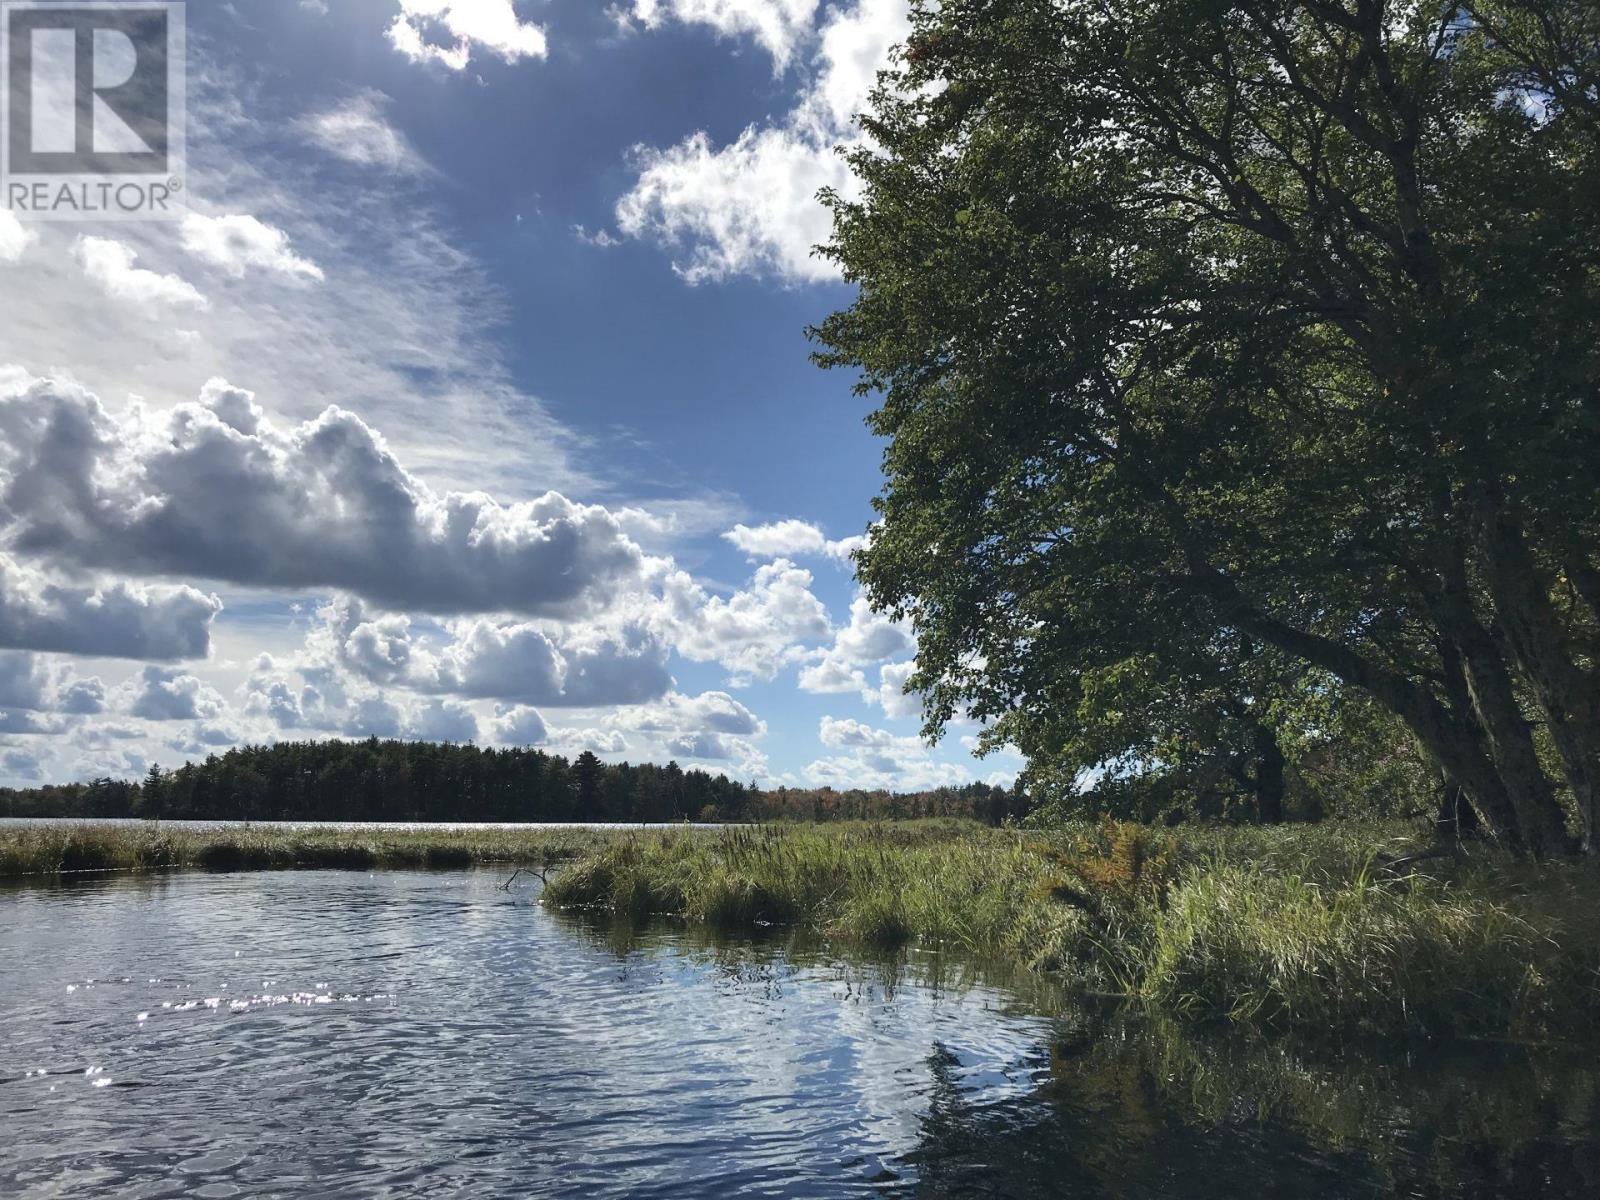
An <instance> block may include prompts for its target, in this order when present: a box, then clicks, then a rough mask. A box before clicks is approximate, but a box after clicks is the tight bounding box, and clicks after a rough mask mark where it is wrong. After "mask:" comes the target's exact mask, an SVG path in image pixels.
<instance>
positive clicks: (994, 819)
mask: <svg viewBox="0 0 1600 1200" xmlns="http://www.w3.org/2000/svg"><path fill="white" fill-rule="evenodd" d="M0 815H3V816H13V817H29V816H38V817H144V818H168V819H174V820H177V819H185V820H250V821H292V820H301V821H535V822H536V821H682V820H700V821H770V820H835V819H850V818H856V819H866V818H872V819H894V818H900V817H926V816H965V817H973V818H976V819H978V820H981V821H987V822H991V823H998V822H999V821H1001V820H1003V819H1005V818H1006V817H1008V816H1011V817H1017V816H1021V815H1022V800H1021V798H1020V794H1018V795H1013V794H1012V793H1010V792H1007V791H1006V790H1005V789H1003V788H996V787H990V786H988V785H985V784H981V783H975V784H969V785H967V786H966V787H962V788H948V787H946V788H937V789H934V790H933V791H929V792H917V793H911V794H902V793H894V792H889V791H883V790H876V791H857V790H853V791H848V792H838V791H834V790H833V789H832V788H821V789H811V790H801V789H788V788H779V789H777V790H776V791H768V792H763V791H761V790H760V789H758V788H757V787H756V786H755V785H754V784H753V783H751V784H744V783H739V782H737V781H735V780H732V779H729V778H728V777H727V776H726V775H712V774H710V773H708V772H706V771H702V770H698V769H691V770H684V769H683V768H682V767H680V766H679V765H678V764H677V763H675V762H669V763H668V764H667V765H666V766H657V765H655V764H653V763H604V762H601V761H600V759H599V758H598V757H596V756H595V755H594V754H593V753H592V752H590V751H587V750H586V751H584V752H583V753H582V754H580V755H578V757H577V758H575V759H573V760H571V761H569V760H567V759H566V758H564V757H562V756H561V755H559V754H547V753H545V752H544V751H542V750H522V749H508V750H499V749H484V748H481V747H478V746H473V745H456V744H449V743H437V742H402V741H379V740H378V739H376V738H372V739H369V740H367V741H361V742H347V741H308V742H277V743H274V744H272V745H264V746H241V747H238V748H236V749H233V750H229V751H228V752H227V753H225V754H221V755H216V754H213V755H211V756H209V757H208V758H206V759H205V760H204V761H203V762H188V763H185V764H184V765H183V766H181V767H178V768H176V769H173V770H166V769H163V768H161V767H151V768H150V772H149V774H147V775H146V776H145V777H144V779H143V780H142V781H140V782H133V781H131V780H121V779H110V778H100V779H92V780H89V781H88V782H85V783H71V784H51V785H47V786H44V787H37V788H25V789H13V788H0Z"/></svg>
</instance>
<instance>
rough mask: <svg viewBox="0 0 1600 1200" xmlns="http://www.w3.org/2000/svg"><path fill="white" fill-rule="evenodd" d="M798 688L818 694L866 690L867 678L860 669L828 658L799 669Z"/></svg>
mask: <svg viewBox="0 0 1600 1200" xmlns="http://www.w3.org/2000/svg"><path fill="white" fill-rule="evenodd" d="M799 683H800V690H801V691H802V692H815V693H817V694H818V695H828V694H838V693H843V692H862V691H865V690H866V687H867V679H866V676H865V675H863V674H862V673H861V672H860V671H857V670H855V669H854V668H851V667H847V666H845V665H843V664H842V663H839V662H837V661H835V660H833V659H830V658H824V659H823V660H822V661H821V662H815V663H812V664H811V665H809V666H806V667H802V668H801V669H800V679H799Z"/></svg>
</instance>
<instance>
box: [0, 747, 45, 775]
mask: <svg viewBox="0 0 1600 1200" xmlns="http://www.w3.org/2000/svg"><path fill="white" fill-rule="evenodd" d="M0 778H5V779H9V780H11V781H12V782H14V783H37V782H38V781H40V780H41V779H43V778H44V759H43V758H42V757H41V756H40V755H39V754H38V753H37V752H36V751H32V750H17V749H0Z"/></svg>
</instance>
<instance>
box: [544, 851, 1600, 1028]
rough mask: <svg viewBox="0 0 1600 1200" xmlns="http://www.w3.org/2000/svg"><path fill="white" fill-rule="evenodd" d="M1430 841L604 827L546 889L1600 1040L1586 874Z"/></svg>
mask: <svg viewBox="0 0 1600 1200" xmlns="http://www.w3.org/2000/svg"><path fill="white" fill-rule="evenodd" d="M1427 854H1429V847H1428V845H1427V842H1426V838H1425V831H1423V830H1420V829H1407V828H1405V827H1403V826H1396V825H1387V826H1365V825H1343V826H1318V827H1312V826H1298V827H1284V828H1278V829H1207V828H1185V829H1179V830H1155V829H1150V828H1147V827H1142V826H1136V825H1122V824H1115V823H1110V822H1107V823H1104V824H1100V825H1082V826H1076V827H1070V828H1064V829H1059V830H1053V831H1050V832H1041V833H1036V832H1019V831H1016V830H995V829H986V828H983V827H980V826H973V825H962V824H960V823H954V822H952V823H943V822H930V823H910V824H906V825H899V826H884V825H868V826H850V825H842V826H791V827H771V826H768V827H762V828H759V829H746V830H732V831H728V832H725V833H720V834H712V835H705V836H700V837H693V836H685V835H680V834H675V833H670V832H669V833H660V834H648V835H635V836H630V837H626V838H621V839H617V840H615V841H612V842H610V843H608V844H606V845H602V846H598V847H595V848H594V849H592V850H591V851H590V852H588V853H586V854H584V855H582V856H581V857H579V858H578V859H577V861H576V862H574V863H572V864H571V865H569V866H567V867H565V868H564V869H562V870H561V871H560V872H558V873H556V874H555V875H553V876H552V877H551V881H550V884H549V886H548V887H547V888H546V890H545V895H544V901H545V903H547V904H549V905H552V906H556V907H595V908H600V909H605V910H608V911H611V912H614V913H617V914H619V915H627V916H632V917H642V916H646V915H651V914H670V915H673V916H677V917H682V918H684V919H687V920H690V921H699V922H705V923H707V924H710V925H717V926H723V927H730V928H737V927H740V926H749V925H750V924H751V923H753V922H759V921H766V922H772V923H774V924H790V925H801V926H807V927H810V928H812V929H815V930H816V931H818V932H820V933H823V934H825V935H827V936H830V937H833V938H838V939H840V940H843V941H847V942H856V943H862V944H873V945H898V944H905V943H913V942H915V943H922V944H926V945H931V944H942V945H948V946H953V947H956V948H959V949H961V950H964V951H967V952H971V953H975V954H987V955H1000V956H1003V957H1005V958H1008V959H1010V960H1013V961H1016V962H1019V963H1021V964H1022V965H1025V966H1027V967H1029V968H1031V969H1033V970H1037V971H1049V972H1055V973H1059V974H1060V975H1061V976H1062V977H1063V978H1065V979H1066V980H1067V981H1069V983H1070V984H1071V985H1072V986H1074V987H1076V988H1078V989H1080V990H1082V991H1085V992H1096V993H1101V994H1113V995H1118V996H1122V997H1125V998H1126V999H1127V1000H1129V1001H1132V1002H1135V1003H1137V1004H1139V1005H1141V1006H1143V1007H1145V1008H1147V1009H1149V1010H1151V1011H1156V1012H1162V1013H1167V1014H1171V1015H1174V1016H1178V1017H1182V1018H1187V1019H1194V1020H1200V1021H1206V1020H1230V1021H1236V1022H1240V1023H1246V1024H1250V1025H1253V1026H1260V1027H1264V1028H1298V1029H1303V1030H1312V1031H1326V1032H1330V1033H1340V1034H1345V1033H1348V1034H1364V1033H1375V1034H1421V1035H1474V1036H1491V1037H1532V1038H1545V1037H1550V1036H1556V1037H1561V1038H1582V1039H1589V1038H1593V1037H1595V1036H1597V1035H1600V873H1597V872H1596V870H1595V869H1594V868H1593V867H1592V866H1590V865H1587V864H1561V865H1545V866H1541V867H1533V866H1530V865H1528V864H1523V863H1517V862H1513V861H1509V860H1504V859H1501V858H1498V857H1496V856H1494V855H1491V854H1488V853H1486V852H1483V851H1475V852H1473V853H1472V854H1470V855H1463V856H1439V857H1432V856H1430V857H1420V858H1419V857H1418V856H1419V855H1427Z"/></svg>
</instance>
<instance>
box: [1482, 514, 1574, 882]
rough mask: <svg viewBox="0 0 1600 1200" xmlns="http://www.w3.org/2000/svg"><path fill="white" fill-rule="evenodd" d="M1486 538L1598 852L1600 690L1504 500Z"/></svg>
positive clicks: (1514, 632) (1507, 618)
mask: <svg viewBox="0 0 1600 1200" xmlns="http://www.w3.org/2000/svg"><path fill="white" fill-rule="evenodd" d="M1481 540H1482V544H1483V550H1484V558H1485V560H1486V564H1487V566H1488V579H1489V590H1490V593H1491V595H1492V596H1493V597H1494V603H1495V611H1496V614H1497V616H1498V618H1499V626H1500V629H1501V630H1502V632H1503V633H1504V636H1505V640H1506V644H1507V645H1508V646H1509V647H1510V648H1511V653H1512V655H1513V656H1514V657H1515V658H1516V661H1517V665H1518V667H1520V668H1521V671H1522V674H1523V675H1524V676H1525V677H1526V679H1527V680H1528V683H1529V684H1530V685H1531V686H1532V688H1533V694H1534V696H1535V698H1536V699H1537V700H1538V702H1539V707H1540V708H1541V709H1543V710H1544V714H1545V717H1546V719H1547V721H1548V722H1549V729H1550V736H1551V740H1552V741H1554V742H1555V747H1556V752H1557V753H1558V754H1559V755H1560V757H1561V764H1562V768H1563V771H1564V773H1565V775H1566V778H1567V783H1568V786H1570V787H1571V788H1572V795H1573V799H1574V801H1575V802H1576V804H1577V808H1578V819H1579V824H1580V829H1581V836H1582V844H1583V850H1584V852H1585V853H1587V854H1592V853H1594V852H1595V849H1596V847H1595V820H1596V815H1597V814H1596V799H1597V797H1596V789H1597V788H1600V689H1597V687H1596V683H1595V680H1594V679H1593V677H1592V676H1590V675H1589V674H1588V673H1587V672H1586V671H1584V669H1583V668H1582V667H1580V666H1579V665H1578V664H1577V663H1576V662H1575V661H1574V660H1573V658H1572V656H1571V654H1570V653H1568V650H1567V647H1566V646H1565V645H1564V644H1563V638H1562V636H1561V629H1560V624H1559V621H1558V619H1557V616H1556V611H1555V606H1554V605H1553V604H1552V603H1551V601H1550V588H1549V583H1548V582H1547V581H1546V580H1545V579H1544V577H1543V575H1542V573H1541V572H1540V571H1539V569H1538V567H1537V564H1536V563H1535V562H1534V560H1533V556H1532V554H1531V553H1529V551H1528V546H1527V543H1526V541H1525V540H1524V539H1523V537H1522V532H1521V530H1520V529H1519V528H1518V527H1517V525H1516V524H1515V522H1514V521H1512V519H1511V518H1510V517H1509V516H1508V515H1507V514H1506V513H1505V511H1504V508H1503V506H1500V505H1497V504H1496V503H1495V502H1494V499H1491V498H1486V499H1485V500H1484V501H1483V504H1482V522H1481Z"/></svg>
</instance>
